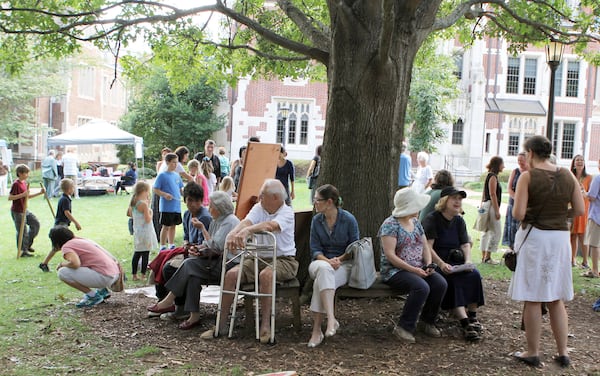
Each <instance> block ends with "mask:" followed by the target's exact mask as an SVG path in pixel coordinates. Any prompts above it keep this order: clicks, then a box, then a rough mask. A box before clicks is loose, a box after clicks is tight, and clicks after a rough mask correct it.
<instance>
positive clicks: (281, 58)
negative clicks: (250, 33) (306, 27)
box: [199, 41, 311, 61]
mask: <svg viewBox="0 0 600 376" xmlns="http://www.w3.org/2000/svg"><path fill="white" fill-rule="evenodd" d="M199 43H200V44H202V45H205V46H214V47H218V48H227V49H229V50H242V49H243V50H248V51H252V52H253V53H255V54H256V55H258V56H260V57H264V58H266V59H269V60H279V61H305V60H310V59H311V58H310V57H309V56H306V55H302V56H281V55H273V54H268V53H265V52H262V51H260V50H257V49H256V48H253V47H251V46H248V45H245V44H244V45H233V44H221V43H215V42H210V41H200V42H199Z"/></svg>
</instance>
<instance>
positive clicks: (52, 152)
mask: <svg viewBox="0 0 600 376" xmlns="http://www.w3.org/2000/svg"><path fill="white" fill-rule="evenodd" d="M55 154H56V153H55V152H54V150H49V151H48V155H51V156H53V157H54V155H55Z"/></svg>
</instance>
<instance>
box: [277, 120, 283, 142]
mask: <svg viewBox="0 0 600 376" xmlns="http://www.w3.org/2000/svg"><path fill="white" fill-rule="evenodd" d="M284 129H285V127H284V124H283V119H281V118H279V119H277V135H276V139H275V142H276V143H278V144H283V135H284V133H283V132H284Z"/></svg>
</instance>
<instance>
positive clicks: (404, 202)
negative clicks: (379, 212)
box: [392, 188, 431, 217]
mask: <svg viewBox="0 0 600 376" xmlns="http://www.w3.org/2000/svg"><path fill="white" fill-rule="evenodd" d="M430 199H431V196H429V195H426V194H420V193H417V192H416V191H415V190H413V189H412V188H402V189H400V190H398V192H396V194H395V195H394V210H392V215H393V216H394V217H406V216H407V215H411V214H416V213H418V212H419V211H420V210H421V209H423V208H424V207H425V206H426V205H427V203H428V202H429V200H430Z"/></svg>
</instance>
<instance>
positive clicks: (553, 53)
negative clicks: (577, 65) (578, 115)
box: [546, 39, 565, 142]
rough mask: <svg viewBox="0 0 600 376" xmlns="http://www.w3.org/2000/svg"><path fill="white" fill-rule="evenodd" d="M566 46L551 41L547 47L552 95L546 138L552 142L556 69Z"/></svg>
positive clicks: (550, 96)
mask: <svg viewBox="0 0 600 376" xmlns="http://www.w3.org/2000/svg"><path fill="white" fill-rule="evenodd" d="M564 48H565V46H564V44H562V43H561V42H559V41H557V40H554V39H550V42H549V43H548V44H547V45H546V63H548V66H549V67H550V95H549V96H548V122H547V124H546V137H547V138H548V140H550V142H552V131H553V130H554V82H555V78H556V77H555V76H556V69H557V68H558V66H559V65H560V61H561V60H562V55H563V51H564Z"/></svg>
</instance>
